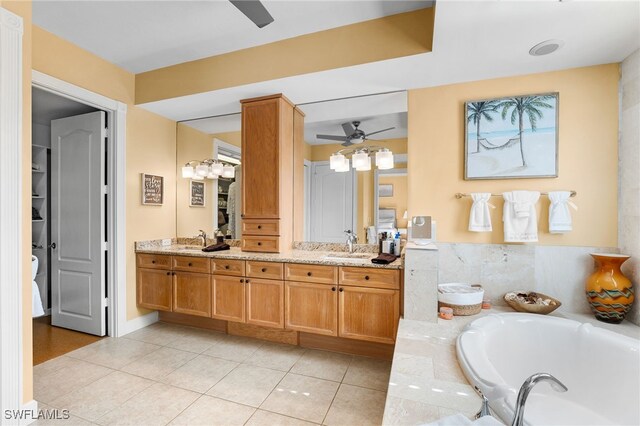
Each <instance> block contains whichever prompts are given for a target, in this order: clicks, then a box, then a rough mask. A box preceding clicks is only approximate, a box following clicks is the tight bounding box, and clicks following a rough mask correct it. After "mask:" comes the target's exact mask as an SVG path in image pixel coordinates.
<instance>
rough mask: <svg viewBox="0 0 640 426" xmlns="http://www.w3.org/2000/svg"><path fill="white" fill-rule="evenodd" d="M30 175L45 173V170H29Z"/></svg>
mask: <svg viewBox="0 0 640 426" xmlns="http://www.w3.org/2000/svg"><path fill="white" fill-rule="evenodd" d="M31 173H47V171H46V170H31Z"/></svg>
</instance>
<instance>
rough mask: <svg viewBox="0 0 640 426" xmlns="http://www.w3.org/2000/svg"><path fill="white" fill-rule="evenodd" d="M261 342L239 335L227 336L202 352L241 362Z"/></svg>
mask: <svg viewBox="0 0 640 426" xmlns="http://www.w3.org/2000/svg"><path fill="white" fill-rule="evenodd" d="M262 344H263V342H261V341H259V340H255V339H248V338H246V337H239V336H227V337H226V338H224V339H220V341H219V342H217V343H216V344H215V345H213V346H211V347H210V348H209V349H207V350H206V351H205V352H204V355H209V356H215V357H216V358H223V359H228V360H229V361H235V362H242V361H244V360H245V359H247V358H249V357H250V356H251V355H253V353H254V352H255V351H257V350H258V348H259V347H260V346H262Z"/></svg>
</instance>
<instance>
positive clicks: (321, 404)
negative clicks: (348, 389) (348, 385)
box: [260, 373, 338, 423]
mask: <svg viewBox="0 0 640 426" xmlns="http://www.w3.org/2000/svg"><path fill="white" fill-rule="evenodd" d="M337 390H338V383H336V382H331V381H328V380H322V379H316V378H315V377H307V376H300V375H298V374H291V373H289V374H287V375H286V376H285V378H284V379H282V381H281V382H280V383H279V384H278V386H277V387H276V388H275V389H274V390H273V392H271V394H270V395H269V396H268V397H267V399H266V400H265V401H264V403H263V404H262V405H261V406H260V408H262V409H264V410H267V411H272V412H274V413H279V414H284V415H285V416H290V417H295V418H297V419H302V420H308V421H310V422H315V423H321V422H322V420H323V419H324V417H325V415H326V414H327V411H328V410H329V406H330V405H331V401H332V400H333V397H334V396H335V394H336V391H337Z"/></svg>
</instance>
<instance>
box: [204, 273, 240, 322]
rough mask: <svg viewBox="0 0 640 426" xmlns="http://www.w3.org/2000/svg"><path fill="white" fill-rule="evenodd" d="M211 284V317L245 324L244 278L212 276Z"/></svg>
mask: <svg viewBox="0 0 640 426" xmlns="http://www.w3.org/2000/svg"><path fill="white" fill-rule="evenodd" d="M211 283H212V285H213V295H212V298H211V299H212V305H211V307H212V312H211V316H212V317H213V318H217V319H221V320H226V321H235V322H245V304H244V299H245V295H244V293H245V288H244V286H245V284H244V278H242V277H231V276H223V275H212V276H211Z"/></svg>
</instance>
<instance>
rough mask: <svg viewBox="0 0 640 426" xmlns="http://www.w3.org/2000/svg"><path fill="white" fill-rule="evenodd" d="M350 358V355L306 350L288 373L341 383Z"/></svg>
mask: <svg viewBox="0 0 640 426" xmlns="http://www.w3.org/2000/svg"><path fill="white" fill-rule="evenodd" d="M351 358H352V356H351V355H344V354H339V353H335V352H328V351H317V350H313V349H308V350H307V351H306V352H305V353H304V355H302V357H301V358H300V359H299V360H298V361H297V362H296V363H295V365H294V366H293V368H291V371H290V372H291V373H295V374H302V375H303V376H311V377H317V378H319V379H325V380H332V381H334V382H341V381H342V379H343V378H344V373H346V371H347V368H348V367H349V363H350V362H351Z"/></svg>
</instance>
